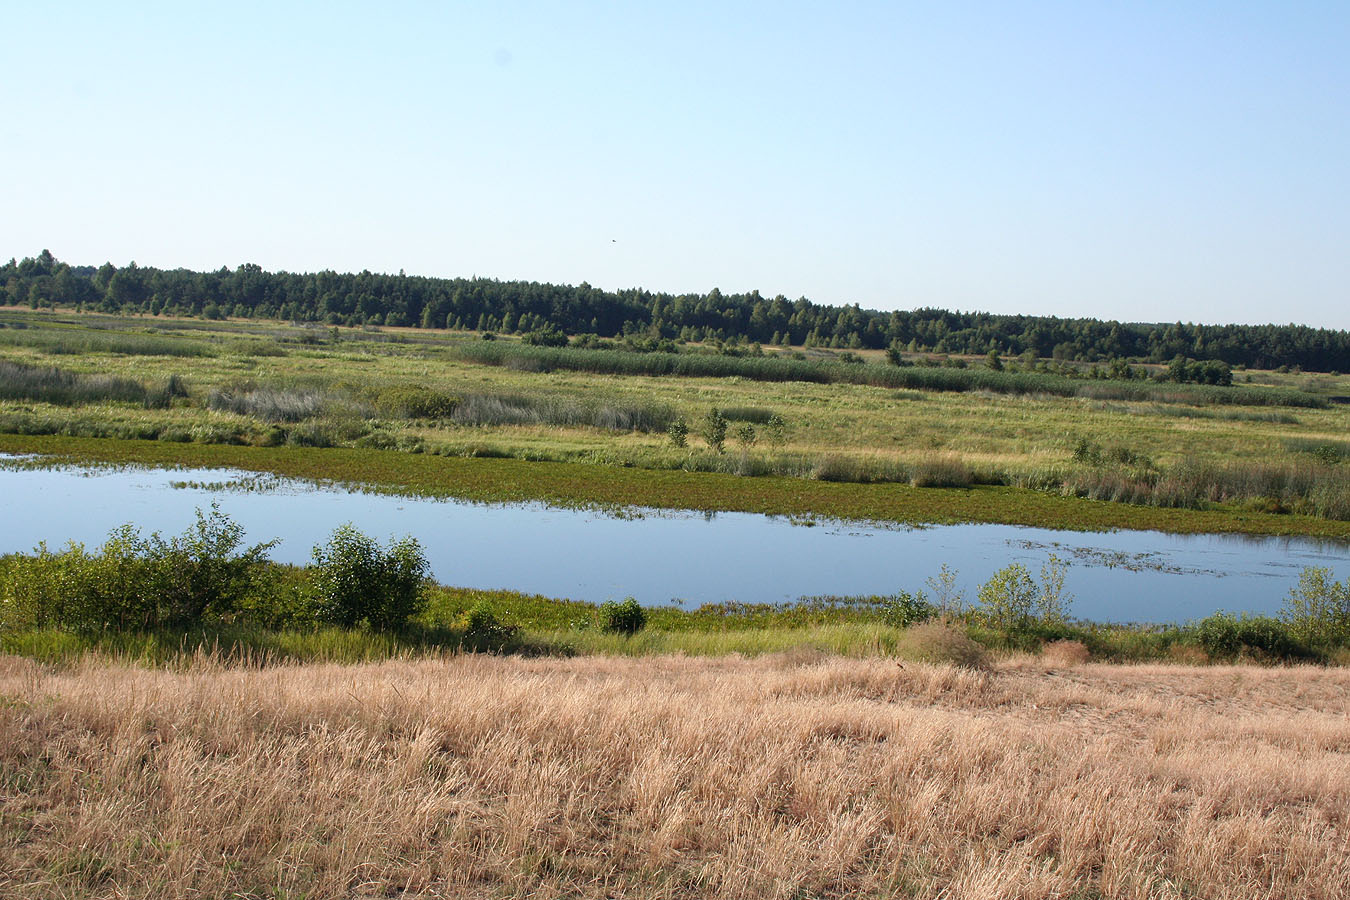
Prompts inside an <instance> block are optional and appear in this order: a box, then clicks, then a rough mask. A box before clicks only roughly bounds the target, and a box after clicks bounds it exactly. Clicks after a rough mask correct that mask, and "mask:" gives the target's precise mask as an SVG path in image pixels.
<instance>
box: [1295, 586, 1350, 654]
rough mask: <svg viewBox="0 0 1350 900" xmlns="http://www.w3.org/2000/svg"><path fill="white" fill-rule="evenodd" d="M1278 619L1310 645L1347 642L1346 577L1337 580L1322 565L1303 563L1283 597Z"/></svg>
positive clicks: (1349, 603) (1349, 589) (1349, 593)
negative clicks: (1343, 580)
mask: <svg viewBox="0 0 1350 900" xmlns="http://www.w3.org/2000/svg"><path fill="white" fill-rule="evenodd" d="M1280 618H1281V619H1283V620H1284V621H1285V622H1286V623H1287V624H1288V626H1289V630H1290V631H1291V632H1292V633H1293V634H1294V636H1295V637H1296V638H1298V639H1299V640H1301V641H1303V642H1305V643H1307V644H1309V645H1310V646H1314V647H1323V648H1331V647H1344V646H1347V645H1350V578H1347V579H1346V580H1345V582H1344V583H1338V582H1337V581H1336V580H1335V579H1334V578H1333V577H1332V573H1331V570H1330V569H1328V568H1326V567H1325V566H1306V567H1305V568H1304V569H1303V571H1302V572H1300V573H1299V576H1298V585H1297V586H1296V587H1294V588H1293V589H1291V590H1290V591H1289V596H1288V597H1287V598H1285V601H1284V609H1283V610H1281V613H1280Z"/></svg>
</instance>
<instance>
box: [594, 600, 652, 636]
mask: <svg viewBox="0 0 1350 900" xmlns="http://www.w3.org/2000/svg"><path fill="white" fill-rule="evenodd" d="M645 627H647V610H646V609H644V608H643V607H642V604H640V603H638V602H637V600H635V599H633V598H632V597H628V598H626V599H624V600H618V601H616V600H606V601H605V602H604V603H602V604H601V605H600V628H601V630H602V631H605V632H608V633H610V634H624V635H628V636H629V637H631V636H633V635H635V634H637V633H638V632H639V631H641V630H642V629H643V628H645Z"/></svg>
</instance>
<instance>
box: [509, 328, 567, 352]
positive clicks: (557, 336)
mask: <svg viewBox="0 0 1350 900" xmlns="http://www.w3.org/2000/svg"><path fill="white" fill-rule="evenodd" d="M520 340H521V342H522V343H525V344H531V345H533V346H535V347H566V346H567V335H565V334H563V333H562V332H561V331H559V330H558V329H557V328H555V327H553V326H552V325H550V326H548V327H545V328H536V329H535V330H534V331H527V332H526V333H525V334H524V335H523V336H521V339H520Z"/></svg>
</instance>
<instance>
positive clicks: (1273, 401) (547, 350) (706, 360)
mask: <svg viewBox="0 0 1350 900" xmlns="http://www.w3.org/2000/svg"><path fill="white" fill-rule="evenodd" d="M453 353H454V354H455V355H456V356H458V357H459V358H460V359H463V360H466V361H468V362H474V363H479V364H481V365H491V366H506V367H508V368H513V369H518V370H520V371H528V372H546V371H553V370H569V371H578V372H593V373H597V374H606V375H662V376H676V377H700V378H727V377H732V376H736V377H741V378H746V379H750V380H753V381H806V382H817V383H821V384H862V385H871V386H874V387H887V388H909V389H914V390H923V391H955V392H965V391H987V392H989V393H991V394H1044V395H1046V396H1055V397H1086V398H1091V399H1096V400H1146V401H1152V402H1155V403H1186V404H1201V405H1208V404H1223V405H1238V406H1292V407H1309V408H1316V409H1320V408H1324V407H1325V406H1326V405H1327V401H1326V400H1325V399H1324V398H1322V397H1320V396H1318V395H1316V394H1312V393H1306V392H1302V391H1292V390H1284V389H1279V388H1266V387H1227V386H1225V387H1220V386H1216V385H1203V384H1170V383H1169V384H1158V383H1154V382H1148V381H1140V382H1129V381H1111V382H1106V381H1102V382H1092V383H1084V382H1083V380H1082V379H1078V378H1068V377H1065V376H1063V375H1050V374H1042V373H1038V372H1001V371H993V370H991V369H986V368H978V369H955V368H950V369H949V368H939V367H926V366H901V367H897V366H882V365H871V364H865V363H852V362H840V361H821V360H798V359H786V358H783V357H773V356H721V355H716V354H710V353H635V352H628V351H619V350H583V349H577V348H568V347H536V346H527V345H523V344H515V343H507V342H504V341H483V342H472V341H466V342H463V343H460V344H457V345H455V347H454V349H453Z"/></svg>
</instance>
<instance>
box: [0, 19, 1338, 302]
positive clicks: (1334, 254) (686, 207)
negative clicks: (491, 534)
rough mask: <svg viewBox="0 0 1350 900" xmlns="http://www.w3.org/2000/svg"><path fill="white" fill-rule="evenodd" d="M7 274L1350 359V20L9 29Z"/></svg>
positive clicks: (163, 23) (374, 23) (2, 78)
mask: <svg viewBox="0 0 1350 900" xmlns="http://www.w3.org/2000/svg"><path fill="white" fill-rule="evenodd" d="M0 23H3V30H4V33H5V41H4V54H3V58H0V99H3V102H4V115H3V124H0V163H3V167H4V172H5V175H4V178H3V181H2V182H0V257H4V258H7V257H8V256H11V255H13V256H19V257H22V256H31V255H35V254H36V253H37V252H38V251H40V250H41V249H42V248H44V247H48V248H50V249H51V250H52V252H53V253H55V254H56V255H57V256H58V257H60V258H62V259H64V260H67V261H70V262H76V263H88V264H97V263H101V262H103V261H105V260H111V261H112V262H114V263H116V264H119V265H121V264H124V263H126V262H127V261H129V260H132V259H134V260H136V261H137V262H138V263H140V264H142V265H155V266H164V267H178V266H183V267H188V268H219V267H220V266H222V265H225V266H229V267H231V268H233V267H234V266H236V265H238V264H239V263H241V262H256V263H259V264H260V265H262V266H264V267H265V268H269V269H279V268H284V269H288V270H291V271H309V270H315V269H325V268H330V269H336V270H339V271H349V270H361V269H365V268H368V269H371V270H373V271H398V270H399V269H404V270H406V271H408V272H409V273H418V274H427V275H443V276H456V275H466V276H467V275H474V274H477V275H485V276H492V277H498V278H503V279H514V278H523V279H533V280H539V281H551V282H566V283H577V282H580V281H583V280H584V281H589V282H590V283H592V284H594V285H598V286H601V287H605V288H621V287H632V286H643V287H647V288H650V289H653V290H664V291H673V292H684V291H698V292H704V291H707V290H710V289H711V288H712V287H714V286H717V287H720V288H721V289H722V290H723V291H724V292H725V291H743V290H750V289H754V288H757V289H759V290H760V291H761V292H762V293H763V294H765V295H769V296H771V295H773V294H778V293H782V294H786V295H787V296H789V297H791V298H794V299H795V298H796V297H798V296H800V295H805V296H808V297H810V298H811V299H812V300H815V301H818V302H824V303H851V302H857V303H859V304H860V305H862V306H864V307H870V308H878V309H893V308H902V309H908V308H913V307H916V306H940V307H947V308H954V309H981V310H989V311H993V312H1025V313H1036V314H1046V315H1060V316H1096V317H1100V318H1119V319H1127V320H1135V321H1139V320H1143V321H1173V320H1178V319H1180V320H1185V321H1196V322H1230V321H1231V322H1270V321H1274V322H1279V323H1284V322H1291V321H1292V322H1300V323H1307V324H1312V325H1320V326H1328V327H1336V328H1350V49H1347V48H1350V4H1347V3H1345V2H1344V0H1340V2H1325V3H1316V2H1304V3H1299V2H1282V3H1276V2H1232V0H1227V2H1212V3H1210V2H1188V0H1172V2H1138V3H1128V4H1127V3H1112V4H1107V3H1098V2H1090V0H1076V2H1064V3H1049V2H1039V3H1037V2H1028V3H1008V2H989V3H971V2H959V0H958V2H931V3H900V2H895V3H839V4H824V3H810V4H795V3H782V2H775V3H762V4H755V3H708V4H703V3H693V2H680V3H666V4H655V3H651V4H643V3H603V4H602V3H582V2H568V3H524V2H490V3H489V2H484V3H478V4H469V3H424V4H423V3H399V2H393V3H385V4H381V5H379V6H378V7H377V6H376V5H374V4H344V3H314V4H288V3H265V4H254V3H247V2H233V3H228V4H197V3H172V4H167V3H166V4H158V3H137V4H117V3H87V4H86V3H61V2H53V3H41V4H39V3H17V2H9V3H4V4H3V5H0Z"/></svg>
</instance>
